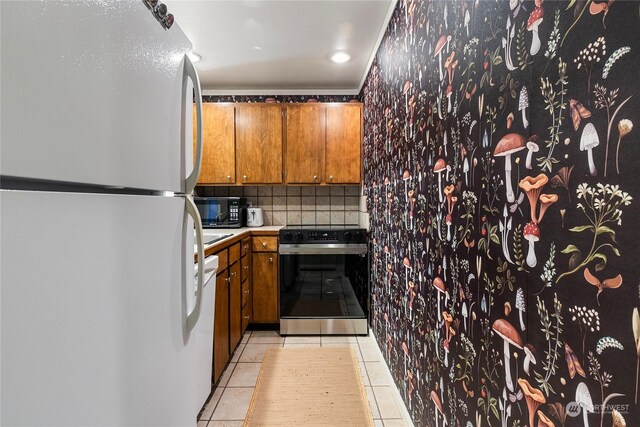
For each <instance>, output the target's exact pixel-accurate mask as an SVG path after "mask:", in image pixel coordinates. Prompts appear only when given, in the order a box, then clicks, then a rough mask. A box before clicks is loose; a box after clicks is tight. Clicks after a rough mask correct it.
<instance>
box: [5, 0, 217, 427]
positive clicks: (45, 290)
mask: <svg viewBox="0 0 640 427" xmlns="http://www.w3.org/2000/svg"><path fill="white" fill-rule="evenodd" d="M169 12H170V11H169ZM0 20H1V22H0V35H1V37H0V39H1V45H0V49H1V71H0V78H1V122H0V128H1V130H0V132H1V141H0V142H1V145H0V175H1V177H0V178H1V181H0V183H1V186H2V189H1V190H0V242H1V245H0V310H1V311H0V327H1V337H0V340H1V342H0V345H1V347H0V351H1V354H0V365H1V366H0V368H1V369H0V375H1V376H0V425H3V426H4V425H6V426H19V425H29V426H188V425H191V426H195V425H196V416H197V413H198V410H199V409H200V408H201V406H202V404H203V403H204V400H205V399H206V398H207V396H208V394H209V392H210V385H211V384H210V378H211V363H208V366H206V365H207V364H206V363H205V364H203V363H202V360H203V357H202V352H203V351H204V352H209V356H208V357H209V360H211V358H210V352H211V346H212V341H213V336H212V331H213V308H212V307H205V308H203V307H202V299H203V295H204V289H202V285H203V281H202V280H197V279H194V259H193V255H194V252H193V248H194V232H193V230H194V224H195V229H196V233H195V234H196V238H195V240H196V244H197V247H198V252H199V259H200V260H203V259H204V257H203V252H202V240H201V237H202V229H201V227H200V220H199V216H198V213H197V209H195V208H194V207H193V203H192V201H191V195H190V194H191V192H192V190H193V187H194V185H195V182H196V180H197V175H198V173H199V169H200V160H201V159H200V157H201V153H202V145H201V143H202V121H201V96H200V85H199V81H198V78H197V74H196V72H195V69H194V67H193V65H192V64H191V62H190V61H189V60H188V58H187V57H186V55H185V54H186V53H187V52H188V51H189V50H190V49H191V43H190V42H189V40H188V39H187V37H186V36H185V35H184V33H183V32H182V30H181V29H180V27H179V26H178V24H177V23H178V22H179V20H180V17H179V16H178V17H176V22H177V23H176V24H174V25H173V26H172V27H171V28H169V29H166V28H165V27H163V26H162V25H161V24H160V22H159V21H158V20H157V19H156V17H155V16H154V14H153V13H152V10H150V8H149V7H148V6H147V3H146V2H143V1H140V0H134V1H97V0H96V1H83V2H61V1H38V2H36V1H15V2H12V1H2V2H0ZM194 90H195V98H196V105H197V108H196V116H197V117H196V125H195V127H196V128H197V135H198V138H197V139H198V144H197V146H196V149H195V150H194V149H193V142H192V132H193V127H194V125H193V117H192V101H193V93H194ZM194 151H195V153H196V156H195V157H196V158H195V161H194V159H193V152H194ZM194 165H195V166H194ZM198 276H199V278H201V279H202V278H204V269H203V268H202V264H199V275H198ZM212 282H213V283H210V284H209V286H208V289H207V291H210V292H211V288H213V286H214V284H215V280H213V281H212ZM209 304H211V300H210V299H209ZM204 359H206V357H205V358H204ZM203 378H206V380H203Z"/></svg>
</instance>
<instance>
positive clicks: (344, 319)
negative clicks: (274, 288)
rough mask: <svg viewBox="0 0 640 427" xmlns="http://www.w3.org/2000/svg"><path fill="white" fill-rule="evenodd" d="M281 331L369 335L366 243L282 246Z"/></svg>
mask: <svg viewBox="0 0 640 427" xmlns="http://www.w3.org/2000/svg"><path fill="white" fill-rule="evenodd" d="M279 255H280V256H279V258H280V332H281V333H282V334H367V333H368V318H369V256H368V248H367V245H366V244H364V243H363V244H301V245H295V244H281V245H280V248H279Z"/></svg>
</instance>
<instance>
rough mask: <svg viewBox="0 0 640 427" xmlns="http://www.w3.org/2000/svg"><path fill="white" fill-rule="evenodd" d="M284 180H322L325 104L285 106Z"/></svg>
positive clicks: (294, 182) (297, 182) (291, 182)
mask: <svg viewBox="0 0 640 427" xmlns="http://www.w3.org/2000/svg"><path fill="white" fill-rule="evenodd" d="M285 129H286V131H285V132H286V133H285V135H286V140H285V143H286V144H285V145H286V169H285V176H286V182H287V183H290V184H319V183H320V182H322V180H323V170H324V165H323V160H324V155H323V152H324V142H325V107H324V105H322V104H292V105H287V106H286V107H285Z"/></svg>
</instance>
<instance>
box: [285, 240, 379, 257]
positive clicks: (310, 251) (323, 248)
mask: <svg viewBox="0 0 640 427" xmlns="http://www.w3.org/2000/svg"><path fill="white" fill-rule="evenodd" d="M367 252H369V248H368V246H367V244H366V243H309V244H303V245H298V244H282V243H281V244H280V247H279V250H278V253H279V254H280V255H296V254H302V255H343V254H346V255H352V254H355V255H358V254H366V253H367Z"/></svg>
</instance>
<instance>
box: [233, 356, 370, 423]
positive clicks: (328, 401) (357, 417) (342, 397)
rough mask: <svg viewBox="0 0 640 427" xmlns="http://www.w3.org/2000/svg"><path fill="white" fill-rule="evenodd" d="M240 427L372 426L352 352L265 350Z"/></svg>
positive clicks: (362, 384)
mask: <svg viewBox="0 0 640 427" xmlns="http://www.w3.org/2000/svg"><path fill="white" fill-rule="evenodd" d="M244 425H245V426H252V427H253V426H278V427H280V426H367V427H369V426H373V418H372V416H371V410H370V409H369V402H368V400H367V393H366V391H365V388H364V383H363V382H362V377H361V374H360V368H359V366H358V359H357V358H356V355H355V354H354V352H353V350H351V349H350V348H301V349H289V348H272V349H269V350H267V352H266V353H265V355H264V360H263V361H262V366H261V369H260V374H259V375H258V381H257V384H256V388H255V391H254V392H253V397H252V399H251V404H250V405H249V411H248V413H247V417H246V419H245V421H244Z"/></svg>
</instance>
